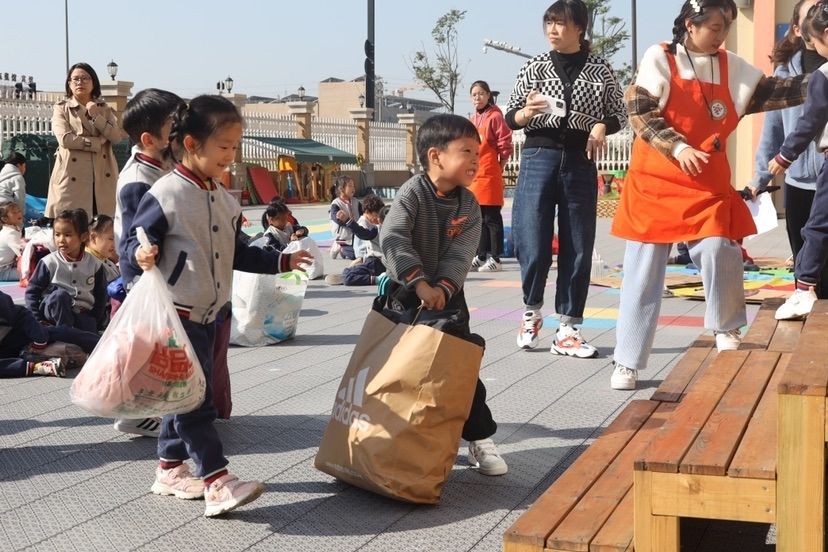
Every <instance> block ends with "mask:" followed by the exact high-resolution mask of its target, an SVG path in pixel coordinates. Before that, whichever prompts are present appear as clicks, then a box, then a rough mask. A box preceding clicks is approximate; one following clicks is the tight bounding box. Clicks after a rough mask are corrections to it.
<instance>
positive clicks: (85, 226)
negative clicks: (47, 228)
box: [52, 209, 89, 236]
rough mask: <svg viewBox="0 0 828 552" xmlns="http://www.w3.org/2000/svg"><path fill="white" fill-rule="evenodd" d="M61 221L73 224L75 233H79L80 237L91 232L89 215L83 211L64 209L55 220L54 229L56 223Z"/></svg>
mask: <svg viewBox="0 0 828 552" xmlns="http://www.w3.org/2000/svg"><path fill="white" fill-rule="evenodd" d="M59 220H63V221H66V222H68V223H69V224H71V225H72V227H73V228H74V229H75V232H77V233H78V236H83V235H84V234H86V233H88V232H89V215H87V214H86V211H84V210H83V209H64V210H63V211H61V212H59V213H58V215H57V216H56V217H55V220H54V221H53V222H52V228H54V226H55V224H54V223H55V222H57V221H59Z"/></svg>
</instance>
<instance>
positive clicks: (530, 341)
mask: <svg viewBox="0 0 828 552" xmlns="http://www.w3.org/2000/svg"><path fill="white" fill-rule="evenodd" d="M541 326H543V316H541V313H540V311H532V310H529V311H526V312H524V313H523V322H521V323H520V330H518V335H517V346H518V347H520V348H521V349H534V348H535V347H537V346H538V340H539V338H538V332H540V329H541Z"/></svg>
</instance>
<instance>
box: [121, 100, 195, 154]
mask: <svg viewBox="0 0 828 552" xmlns="http://www.w3.org/2000/svg"><path fill="white" fill-rule="evenodd" d="M183 103H184V100H182V99H181V98H179V97H178V95H177V94H173V93H172V92H167V91H166V90H159V89H158V88H147V89H146V90H141V91H140V92H138V93H137V94H135V97H134V98H132V99H131V100H129V101H128V102H127V104H126V109H125V110H124V115H123V117H122V119H121V125H122V126H123V128H124V131H125V132H126V133H127V134H128V135H129V139H130V140H132V142H133V143H135V144H140V143H141V134H143V133H144V132H149V133H150V134H152V135H153V136H159V135H160V134H161V127H163V126H164V124H165V123H166V122H167V121H169V120H170V118H171V117H172V116H173V114H174V113H175V112H176V111H177V110H178V107H179V106H180V105H182V104H183Z"/></svg>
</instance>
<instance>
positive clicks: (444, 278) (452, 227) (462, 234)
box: [435, 190, 481, 299]
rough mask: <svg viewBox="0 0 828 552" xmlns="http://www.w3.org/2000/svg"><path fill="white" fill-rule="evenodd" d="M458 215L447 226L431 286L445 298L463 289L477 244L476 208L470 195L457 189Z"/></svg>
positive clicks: (479, 217)
mask: <svg viewBox="0 0 828 552" xmlns="http://www.w3.org/2000/svg"><path fill="white" fill-rule="evenodd" d="M461 192H462V193H461V196H460V199H459V201H462V202H463V207H462V208H461V209H460V212H461V214H460V215H459V216H457V217H454V218H453V219H451V220H449V224H448V225H447V233H448V239H449V240H450V242H449V246H448V249H447V250H446V252H445V254H444V255H442V256H441V257H440V259H439V264H438V265H437V277H436V278H435V283H436V284H437V285H438V286H440V287H441V288H443V290H444V291H445V292H446V293H447V296H448V299H451V297H452V296H454V294H456V293H457V292H458V291H460V290H461V289H462V288H463V284H464V283H465V281H466V276H468V274H469V266H470V265H471V262H472V257H473V256H474V254H475V252H476V251H477V246H478V245H479V244H480V232H481V223H480V220H481V215H480V206H479V205H478V203H477V200H476V199H474V197H473V196H472V194H471V193H469V192H467V191H466V190H461Z"/></svg>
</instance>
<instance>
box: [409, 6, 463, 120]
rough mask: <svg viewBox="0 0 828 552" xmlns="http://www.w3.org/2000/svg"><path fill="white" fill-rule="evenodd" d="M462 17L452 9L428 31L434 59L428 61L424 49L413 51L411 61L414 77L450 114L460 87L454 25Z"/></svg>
mask: <svg viewBox="0 0 828 552" xmlns="http://www.w3.org/2000/svg"><path fill="white" fill-rule="evenodd" d="M465 17H466V12H465V10H464V11H461V10H451V11H449V12H448V13H446V14H444V15H443V16H441V17H440V18H439V19H438V20H437V23H436V24H435V25H434V28H433V29H432V30H431V37H432V38H433V39H434V60H433V61H432V59H431V58H429V55H428V53H426V51H425V48H423V49H422V50H420V51H417V52H415V53H414V57H413V58H412V59H411V61H410V63H411V71H412V72H413V73H414V77H415V78H416V79H417V80H418V81H420V82H422V83H423V84H424V85H425V87H426V88H428V89H429V90H431V91H432V92H434V94H435V95H436V96H437V99H438V100H440V102H441V103H442V104H443V105H444V106H445V107H446V109H447V110H448V111H449V112H450V113H454V99H455V96H456V95H457V87H458V85H459V84H460V63H459V61H458V59H457V25H458V24H459V23H460V22H461V21H463V18H465Z"/></svg>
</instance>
